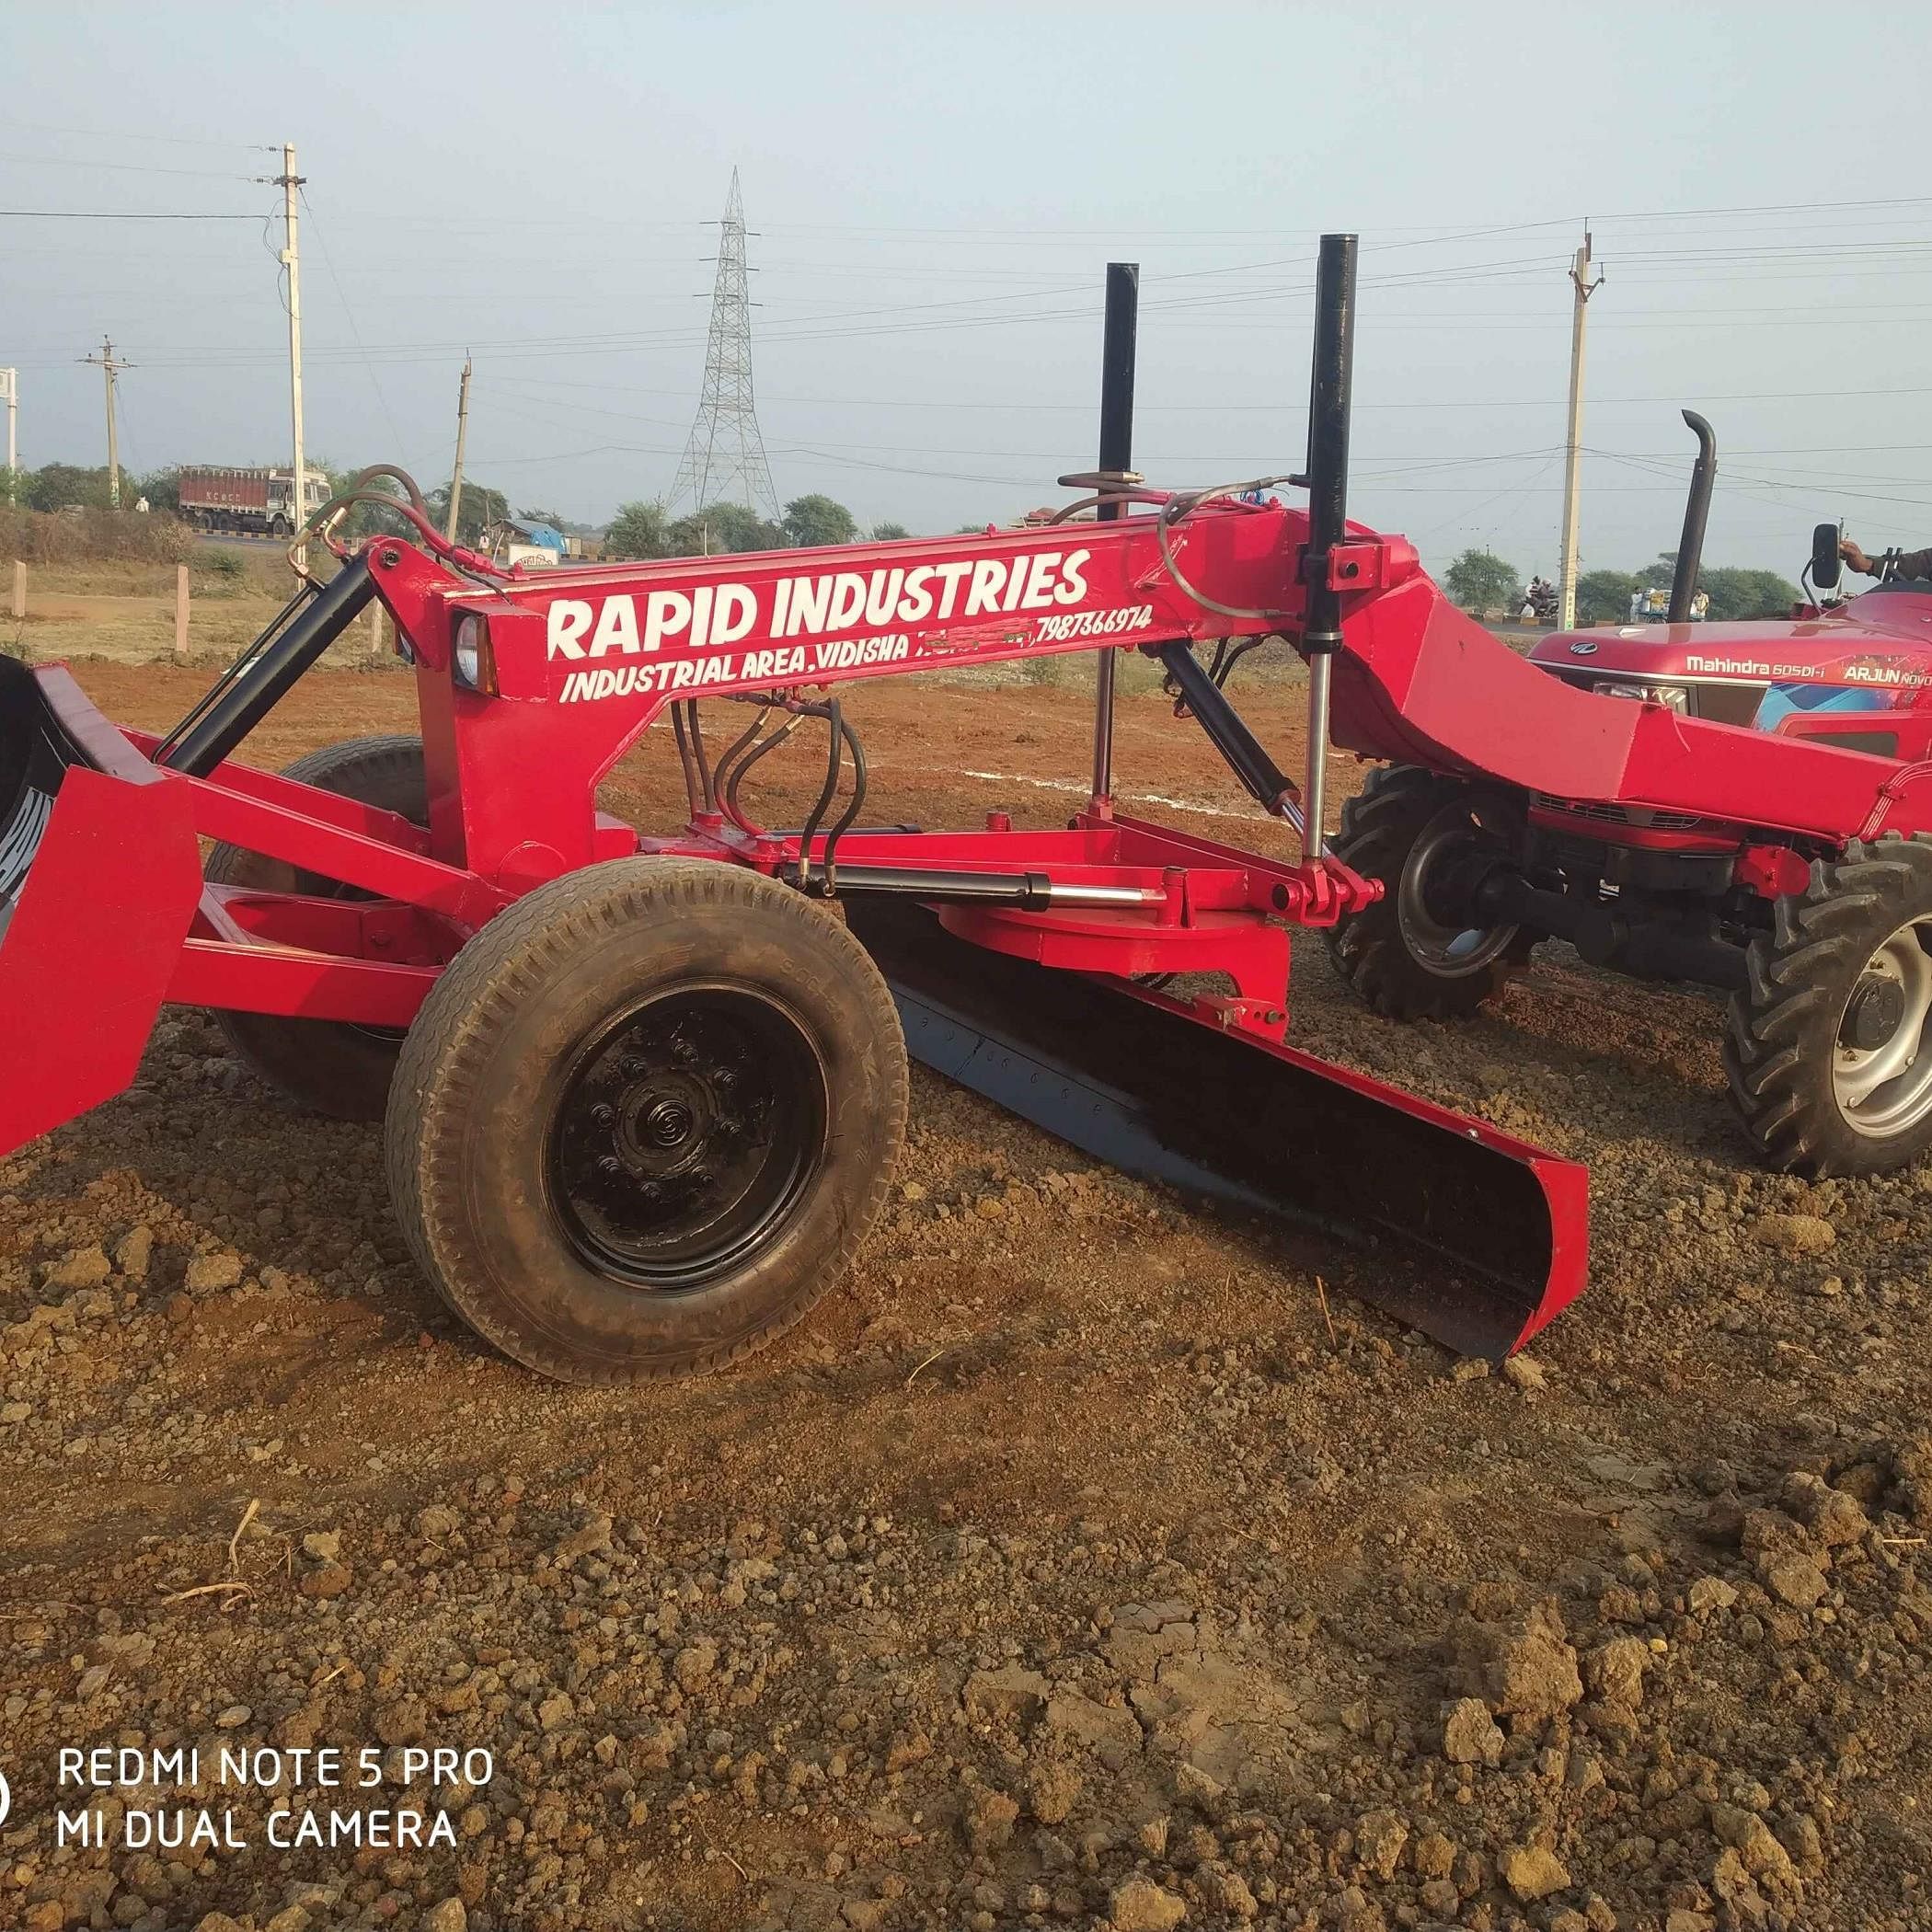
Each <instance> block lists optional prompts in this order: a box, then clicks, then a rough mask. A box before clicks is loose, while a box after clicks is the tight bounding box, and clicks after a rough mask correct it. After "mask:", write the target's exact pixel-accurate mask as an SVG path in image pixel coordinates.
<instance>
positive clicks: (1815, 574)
mask: <svg viewBox="0 0 1932 1932" xmlns="http://www.w3.org/2000/svg"><path fill="white" fill-rule="evenodd" d="M1811 587H1812V589H1814V590H1819V591H1834V590H1836V589H1837V588H1838V526H1837V524H1836V523H1819V524H1817V525H1816V526H1815V527H1814V528H1813V529H1812V531H1811Z"/></svg>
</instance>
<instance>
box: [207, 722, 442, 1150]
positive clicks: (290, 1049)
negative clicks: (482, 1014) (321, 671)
mask: <svg viewBox="0 0 1932 1932" xmlns="http://www.w3.org/2000/svg"><path fill="white" fill-rule="evenodd" d="M282 776H283V777H284V778H296V779H299V780H300V781H301V782H302V783H303V784H304V785H313V786H314V787H315V788H316V790H318V791H332V792H334V793H335V794H336V795H337V796H338V797H339V798H344V799H356V800H357V801H358V802H359V803H361V804H363V805H375V806H380V807H381V808H382V810H384V811H393V812H397V813H398V814H399V815H400V816H401V817H403V818H406V819H408V821H409V822H410V823H411V824H412V825H427V824H428V823H429V822H430V804H429V782H428V780H427V778H426V777H425V776H424V774H423V762H422V740H421V739H420V738H409V737H402V736H397V737H386V738H351V739H349V740H347V741H345V742H343V743H341V744H328V745H324V746H323V747H322V749H321V750H320V751H319V752H311V753H309V754H308V755H307V756H306V757H305V758H298V759H296V760H295V762H294V763H293V765H286V766H284V767H283V770H282ZM206 876H207V878H208V879H209V880H210V881H211V882H212V883H213V884H215V885H232V886H246V887H247V888H248V889H249V890H250V891H257V892H305V893H308V894H310V895H311V896H313V897H316V898H350V899H360V898H364V897H366V896H367V895H366V894H364V893H362V892H359V891H357V890H356V889H355V888H354V887H353V886H346V885H343V884H342V883H341V882H340V881H339V880H333V879H324V878H322V877H320V876H319V875H317V874H316V873H314V872H305V871H301V870H299V869H298V868H296V867H294V866H292V865H290V864H289V863H288V862H287V861H286V860H284V859H280V858H268V857H264V856H263V855H262V854H261V853H259V852H249V851H247V850H246V849H245V848H243V847H242V846H240V845H217V846H215V848H214V850H213V852H211V853H210V854H209V855H208V866H207V872H206ZM215 1019H216V1021H217V1022H218V1023H219V1025H220V1027H221V1029H222V1031H223V1032H224V1034H225V1035H226V1036H227V1040H228V1044H229V1045H230V1046H231V1047H233V1048H234V1049H235V1051H236V1053H237V1054H238V1055H239V1056H240V1058H241V1059H242V1060H243V1061H245V1062H246V1063H247V1064H248V1065H249V1066H251V1067H253V1068H254V1070H255V1071H256V1072H257V1073H258V1074H259V1075H261V1077H262V1078H263V1079H264V1080H266V1081H267V1082H268V1083H269V1084H270V1086H271V1087H276V1088H278V1089H279V1090H280V1091H281V1092H282V1093H283V1094H286V1095H287V1096H288V1098H290V1099H291V1100H293V1102H294V1103H295V1104H296V1106H298V1107H300V1108H302V1109H304V1110H305V1111H307V1112H309V1113H320V1114H327V1115H328V1116H329V1117H330V1118H331V1119H333V1120H338V1121H379V1120H381V1119H382V1117H383V1109H384V1107H385V1105H386V1104H387V1101H388V1098H389V1075H391V1074H392V1073H393V1072H394V1071H395V1070H396V1056H397V1053H398V1052H400V1051H401V1049H402V1035H401V1033H400V1032H397V1031H396V1030H395V1029H391V1028H388V1027H360V1026H355V1025H353V1024H351V1023H350V1022H349V1021H346V1020H334V1019H290V1018H285V1017H284V1016H282V1015H281V1014H278V1013H233V1012H227V1011H223V1012H218V1013H217V1014H216V1015H215Z"/></svg>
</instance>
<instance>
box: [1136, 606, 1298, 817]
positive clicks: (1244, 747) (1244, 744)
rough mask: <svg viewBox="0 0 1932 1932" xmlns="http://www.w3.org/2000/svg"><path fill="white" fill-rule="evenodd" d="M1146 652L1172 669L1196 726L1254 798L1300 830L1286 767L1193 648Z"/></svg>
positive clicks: (1166, 646)
mask: <svg viewBox="0 0 1932 1932" xmlns="http://www.w3.org/2000/svg"><path fill="white" fill-rule="evenodd" d="M1144 649H1145V650H1146V654H1147V655H1148V656H1149V657H1151V658H1153V659H1155V660H1156V661H1157V662H1159V663H1160V664H1162V665H1164V666H1166V668H1167V675H1168V676H1169V677H1171V678H1172V679H1173V680H1174V682H1175V684H1177V685H1178V686H1179V690H1180V695H1181V697H1182V699H1183V700H1184V701H1185V702H1186V705H1187V707H1188V709H1189V711H1190V713H1191V714H1192V716H1193V718H1194V720H1195V722H1196V723H1197V724H1199V725H1200V727H1201V729H1202V730H1203V731H1205V732H1206V733H1207V735H1208V737H1209V739H1210V740H1211V741H1212V742H1213V747H1214V749H1215V750H1216V751H1217V752H1219V753H1221V755H1222V756H1223V757H1224V758H1225V759H1226V761H1227V764H1228V768H1229V770H1231V771H1232V772H1233V773H1234V775H1235V776H1236V777H1237V778H1238V779H1240V781H1241V785H1242V788H1243V789H1244V790H1245V791H1246V792H1247V793H1248V797H1249V798H1251V799H1253V800H1254V801H1255V803H1256V804H1257V805H1259V806H1260V807H1261V809H1262V810H1263V811H1271V812H1273V813H1274V815H1275V816H1276V817H1277V818H1283V819H1286V820H1287V821H1288V822H1289V823H1290V824H1292V825H1294V827H1295V828H1296V829H1297V830H1300V829H1301V826H1302V818H1301V813H1300V811H1298V810H1297V809H1296V806H1295V803H1294V787H1293V786H1292V785H1291V784H1289V782H1288V780H1287V779H1286V778H1285V777H1283V776H1282V771H1281V768H1280V766H1278V765H1276V764H1275V762H1274V760H1273V759H1272V758H1271V757H1270V756H1269V755H1268V752H1267V749H1266V747H1265V746H1263V744H1262V743H1261V742H1260V740H1259V738H1257V737H1256V736H1255V734H1254V733H1253V732H1252V731H1250V730H1248V724H1247V720H1246V719H1243V718H1242V716H1241V714H1240V713H1239V712H1238V711H1236V709H1235V707H1234V706H1233V705H1232V704H1230V703H1229V702H1228V699H1227V694H1226V693H1225V692H1224V691H1223V690H1222V688H1221V686H1220V685H1219V684H1216V683H1215V682H1214V681H1213V678H1211V677H1210V676H1209V675H1208V674H1207V672H1206V670H1205V669H1204V668H1203V666H1202V662H1201V660H1200V659H1199V658H1197V657H1196V656H1195V655H1194V650H1193V647H1192V646H1191V645H1190V644H1187V643H1185V642H1182V643H1176V644H1157V645H1148V646H1145V647H1144Z"/></svg>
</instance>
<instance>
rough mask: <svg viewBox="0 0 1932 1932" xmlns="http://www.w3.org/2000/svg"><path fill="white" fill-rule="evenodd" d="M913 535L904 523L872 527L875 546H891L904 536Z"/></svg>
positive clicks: (876, 524) (882, 524) (874, 525)
mask: <svg viewBox="0 0 1932 1932" xmlns="http://www.w3.org/2000/svg"><path fill="white" fill-rule="evenodd" d="M912 534H913V533H912V532H911V531H910V530H908V529H907V528H906V527H905V525H904V524H903V523H874V524H873V525H872V541H873V542H874V543H875V544H890V543H892V542H895V541H896V540H897V539H898V538H900V537H902V536H910V535H912Z"/></svg>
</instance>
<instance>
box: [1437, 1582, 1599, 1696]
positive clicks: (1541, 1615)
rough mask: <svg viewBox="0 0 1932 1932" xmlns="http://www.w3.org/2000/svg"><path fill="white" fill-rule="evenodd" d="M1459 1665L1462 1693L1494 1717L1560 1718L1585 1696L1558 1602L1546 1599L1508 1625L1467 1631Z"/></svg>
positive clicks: (1479, 1626)
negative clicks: (1480, 1701)
mask: <svg viewBox="0 0 1932 1932" xmlns="http://www.w3.org/2000/svg"><path fill="white" fill-rule="evenodd" d="M1459 1664H1460V1675H1461V1677H1462V1679H1463V1685H1462V1687H1463V1688H1466V1690H1468V1691H1470V1692H1471V1693H1473V1694H1474V1695H1475V1696H1479V1697H1481V1698H1482V1699H1483V1701H1484V1702H1485V1703H1487V1704H1488V1705H1489V1708H1490V1709H1491V1710H1494V1711H1501V1712H1508V1713H1512V1714H1514V1715H1517V1716H1521V1717H1526V1718H1554V1717H1559V1716H1561V1715H1562V1713H1563V1712H1564V1711H1566V1710H1568V1709H1569V1708H1570V1706H1571V1705H1573V1704H1576V1703H1578V1702H1580V1701H1581V1698H1582V1696H1583V1680H1582V1678H1581V1675H1580V1674H1579V1673H1578V1671H1577V1653H1576V1652H1575V1650H1572V1649H1571V1648H1570V1643H1569V1640H1568V1639H1567V1637H1566V1634H1565V1632H1564V1628H1563V1619H1562V1616H1560V1614H1559V1613H1558V1609H1557V1606H1556V1604H1555V1602H1554V1600H1550V1599H1546V1600H1545V1601H1544V1602H1542V1603H1540V1604H1536V1605H1535V1608H1534V1609H1532V1610H1530V1611H1529V1612H1527V1613H1526V1614H1525V1615H1524V1616H1520V1617H1518V1618H1516V1619H1514V1620H1512V1622H1510V1623H1508V1624H1493V1625H1492V1624H1481V1623H1472V1624H1470V1625H1468V1626H1467V1627H1466V1628H1465V1630H1464V1632H1463V1637H1462V1642H1461V1646H1460V1659H1459Z"/></svg>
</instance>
